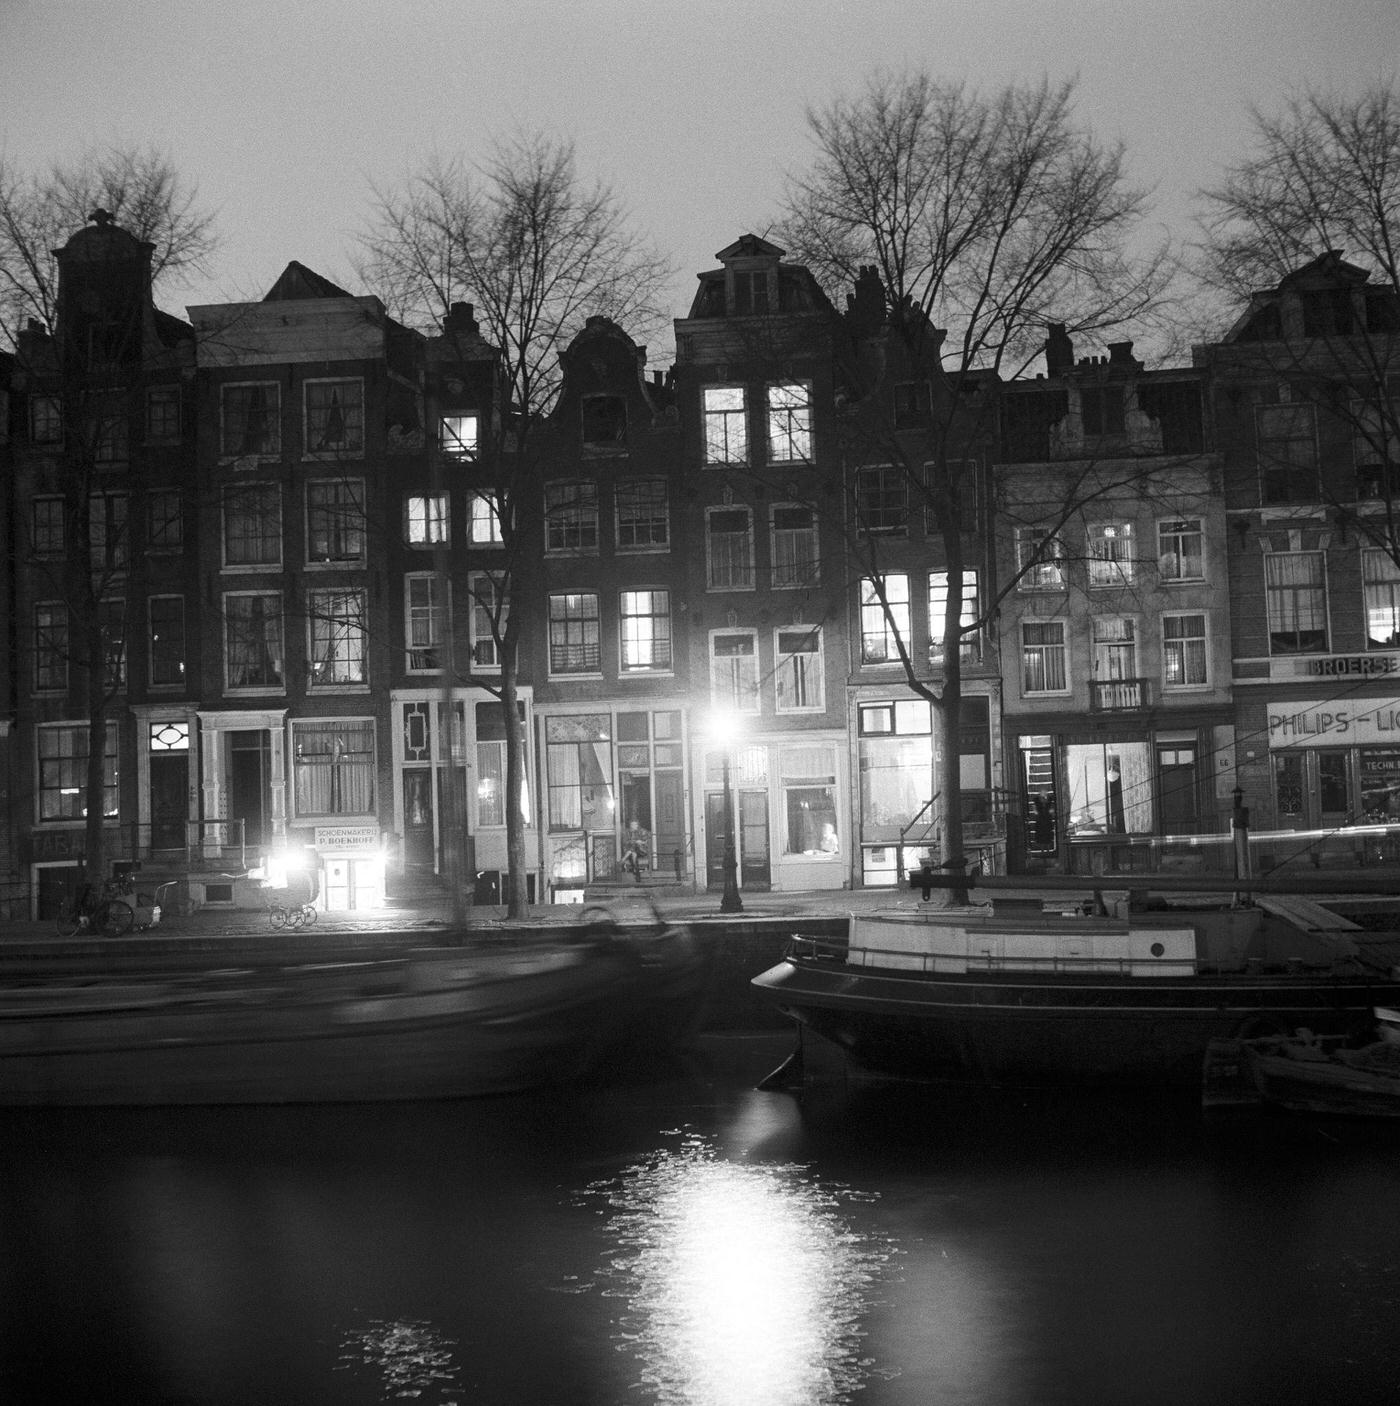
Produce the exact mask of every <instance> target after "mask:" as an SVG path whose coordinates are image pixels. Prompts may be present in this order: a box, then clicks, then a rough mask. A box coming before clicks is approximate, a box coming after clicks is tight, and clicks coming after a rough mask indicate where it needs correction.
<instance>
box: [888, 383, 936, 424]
mask: <svg viewBox="0 0 1400 1406" xmlns="http://www.w3.org/2000/svg"><path fill="white" fill-rule="evenodd" d="M928 415H929V384H928V382H927V381H897V382H896V383H895V387H894V427H895V429H897V430H907V429H912V428H914V427H915V426H917V425H922V424H925V423H926V422H927V420H928Z"/></svg>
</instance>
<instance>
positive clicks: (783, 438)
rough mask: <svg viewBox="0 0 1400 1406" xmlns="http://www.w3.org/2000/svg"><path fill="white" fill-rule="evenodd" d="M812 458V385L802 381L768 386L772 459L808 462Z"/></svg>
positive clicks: (769, 451)
mask: <svg viewBox="0 0 1400 1406" xmlns="http://www.w3.org/2000/svg"><path fill="white" fill-rule="evenodd" d="M811 458H812V391H811V387H810V386H805V385H802V384H792V385H781V386H769V387H768V461H769V463H772V464H784V463H808V462H810V461H811Z"/></svg>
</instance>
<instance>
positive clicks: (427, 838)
mask: <svg viewBox="0 0 1400 1406" xmlns="http://www.w3.org/2000/svg"><path fill="white" fill-rule="evenodd" d="M403 862H404V864H405V865H406V866H407V867H408V868H410V869H431V868H432V867H433V774H432V772H431V771H429V770H428V768H427V767H415V768H412V769H407V770H405V771H404V774H403Z"/></svg>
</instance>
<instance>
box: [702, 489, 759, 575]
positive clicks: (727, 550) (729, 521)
mask: <svg viewBox="0 0 1400 1406" xmlns="http://www.w3.org/2000/svg"><path fill="white" fill-rule="evenodd" d="M705 561H706V572H705V585H706V587H707V588H708V589H709V590H711V591H750V590H752V589H753V518H752V516H751V515H750V513H749V510H748V509H747V508H708V509H706V512H705Z"/></svg>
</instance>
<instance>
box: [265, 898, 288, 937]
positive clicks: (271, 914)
mask: <svg viewBox="0 0 1400 1406" xmlns="http://www.w3.org/2000/svg"><path fill="white" fill-rule="evenodd" d="M267 921H268V922H269V923H271V924H272V927H273V930H274V931H276V930H277V929H278V928H282V927H285V926H286V925H287V910H286V909H285V908H283V907H282V905H281V904H280V903H275V904H273V906H272V907H271V908H269V909H268V910H267Z"/></svg>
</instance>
